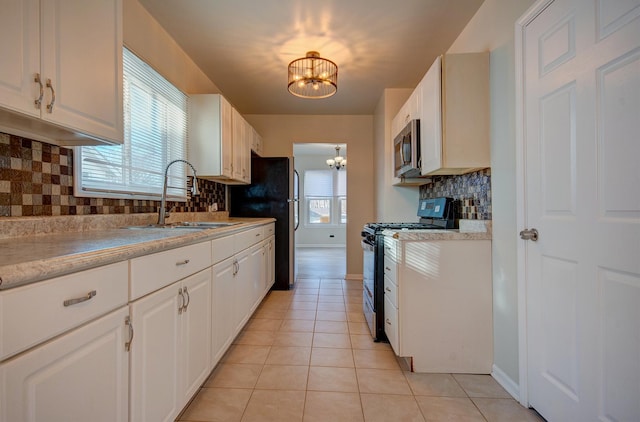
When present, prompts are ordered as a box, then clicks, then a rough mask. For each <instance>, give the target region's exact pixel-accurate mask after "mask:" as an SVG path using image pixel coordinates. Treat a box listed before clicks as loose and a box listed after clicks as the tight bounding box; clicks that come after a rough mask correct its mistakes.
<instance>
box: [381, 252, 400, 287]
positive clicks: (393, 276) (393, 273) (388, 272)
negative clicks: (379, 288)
mask: <svg viewBox="0 0 640 422" xmlns="http://www.w3.org/2000/svg"><path fill="white" fill-rule="evenodd" d="M384 276H385V278H387V277H388V278H389V280H391V281H393V282H394V283H395V284H398V264H397V263H396V261H394V260H393V259H392V258H389V257H388V256H387V255H386V254H385V256H384Z"/></svg>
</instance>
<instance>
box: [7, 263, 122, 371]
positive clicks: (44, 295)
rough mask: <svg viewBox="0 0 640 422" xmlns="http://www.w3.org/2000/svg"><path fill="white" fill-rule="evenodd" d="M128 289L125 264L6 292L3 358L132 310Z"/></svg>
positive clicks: (95, 269) (107, 266)
mask: <svg viewBox="0 0 640 422" xmlns="http://www.w3.org/2000/svg"><path fill="white" fill-rule="evenodd" d="M128 286H129V278H128V268H127V263H126V262H119V263H116V264H111V265H106V266H104V267H99V268H94V269H91V270H87V271H82V272H79V273H75V274H69V275H66V276H62V277H57V278H53V279H51V280H46V281H42V282H39V283H33V284H29V285H27V286H23V287H17V288H15V289H10V290H5V291H3V292H2V293H1V294H0V333H1V334H2V339H1V341H0V359H4V358H5V357H7V356H10V355H13V354H15V353H18V352H21V351H23V350H26V349H28V348H29V347H32V346H35V345H36V344H38V343H41V342H43V341H45V340H47V339H49V338H52V337H54V336H56V335H58V334H61V333H63V332H65V331H67V330H70V329H71V328H74V327H77V326H79V325H81V324H83V323H85V322H87V321H90V320H92V319H94V318H96V317H98V316H100V315H104V314H106V313H107V312H109V311H111V310H113V309H116V308H117V307H119V306H123V305H126V303H127V293H128ZM74 299H77V300H76V301H75V303H74V302H71V303H69V302H67V306H65V301H73V300H74Z"/></svg>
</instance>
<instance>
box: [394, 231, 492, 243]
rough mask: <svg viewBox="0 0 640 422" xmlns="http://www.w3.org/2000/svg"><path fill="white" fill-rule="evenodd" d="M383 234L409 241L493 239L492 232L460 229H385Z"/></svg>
mask: <svg viewBox="0 0 640 422" xmlns="http://www.w3.org/2000/svg"><path fill="white" fill-rule="evenodd" d="M382 234H383V235H385V236H392V237H394V238H395V239H398V240H407V241H426V240H491V233H487V232H484V233H483V232H461V231H459V230H384V231H383V232H382Z"/></svg>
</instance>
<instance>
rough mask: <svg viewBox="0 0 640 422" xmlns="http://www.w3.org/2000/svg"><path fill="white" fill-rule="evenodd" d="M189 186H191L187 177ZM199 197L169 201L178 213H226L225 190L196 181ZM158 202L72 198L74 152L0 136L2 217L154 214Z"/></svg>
mask: <svg viewBox="0 0 640 422" xmlns="http://www.w3.org/2000/svg"><path fill="white" fill-rule="evenodd" d="M189 183H192V178H191V177H190V180H189ZM199 187H200V191H201V192H200V196H198V197H196V198H190V199H189V200H188V201H187V202H172V201H168V203H167V204H168V208H171V207H175V210H174V211H177V212H201V211H208V208H209V205H211V204H214V203H215V204H217V206H218V210H224V209H225V186H224V185H222V184H219V183H215V182H211V181H208V180H199ZM159 205H160V201H147V200H135V199H108V198H77V197H74V196H73V150H72V149H69V148H64V147H58V146H55V145H50V144H46V143H42V142H38V141H33V140H30V139H25V138H21V137H19V136H14V135H9V134H5V133H0V216H2V217H20V216H45V215H90V214H132V213H148V212H157V210H158V206H159Z"/></svg>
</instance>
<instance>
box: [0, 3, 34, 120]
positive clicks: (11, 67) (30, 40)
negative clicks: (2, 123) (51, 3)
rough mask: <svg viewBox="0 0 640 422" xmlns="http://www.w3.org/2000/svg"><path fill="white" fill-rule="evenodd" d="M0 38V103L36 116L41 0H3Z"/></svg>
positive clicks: (0, 15)
mask: <svg viewBox="0 0 640 422" xmlns="http://www.w3.org/2000/svg"><path fill="white" fill-rule="evenodd" d="M0 39H2V40H4V41H3V42H1V43H0V57H2V62H1V63H0V104H1V105H2V106H3V107H7V108H9V109H12V110H16V111H19V112H22V113H25V114H30V115H32V116H37V117H39V116H40V109H39V108H38V106H37V105H36V103H35V100H36V99H38V97H39V95H40V90H39V86H38V83H37V82H36V81H35V79H34V77H35V75H36V74H39V73H40V3H39V2H38V1H37V0H35V1H34V0H29V1H26V0H3V2H2V13H0ZM7 40H11V42H7Z"/></svg>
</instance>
